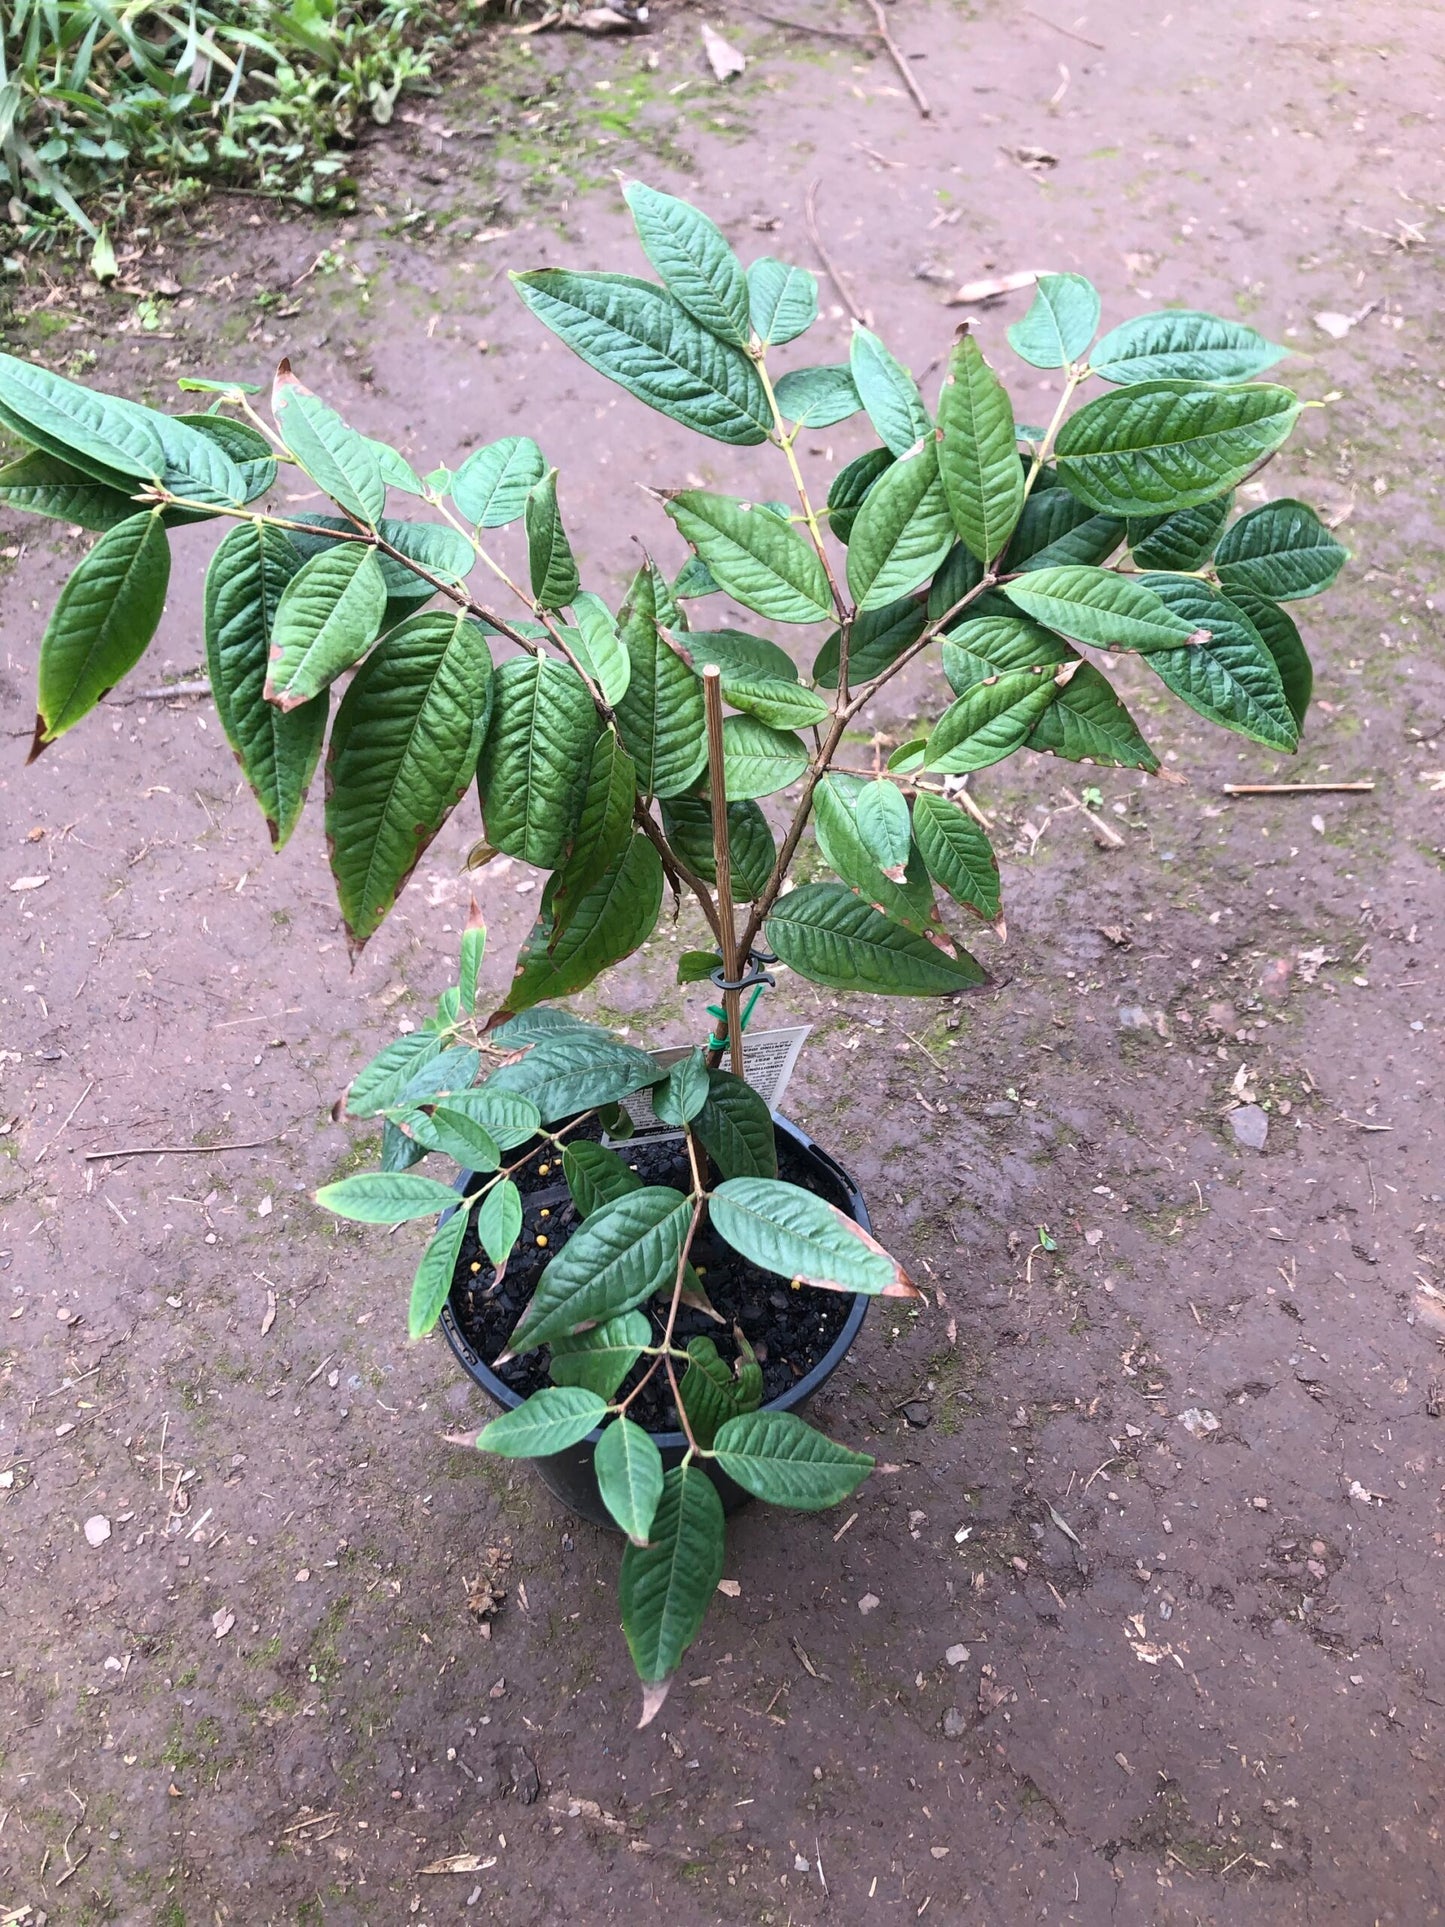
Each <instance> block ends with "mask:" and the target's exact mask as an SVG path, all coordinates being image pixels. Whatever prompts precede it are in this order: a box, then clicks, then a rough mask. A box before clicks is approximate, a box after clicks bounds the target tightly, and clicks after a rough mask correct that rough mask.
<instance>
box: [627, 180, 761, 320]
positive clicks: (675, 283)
mask: <svg viewBox="0 0 1445 1927" xmlns="http://www.w3.org/2000/svg"><path fill="white" fill-rule="evenodd" d="M622 194H623V198H624V200H625V201H626V202H627V205H628V207H629V208H631V210H632V219H633V221H634V223H635V225H636V227H637V238H638V239H639V240H640V241H641V243H642V251H643V253H644V254H645V255H646V256H647V258H648V260H649V261H650V262H651V263H652V265H653V267H655V268H656V269H657V272H658V273H659V274H660V275H661V276H662V278H663V280H664V281H665V282H666V284H667V288H668V292H669V293H670V294H672V295H673V296H675V297H676V299H677V300H678V301H680V302H681V303H682V305H683V307H684V308H686V309H687V311H688V313H689V314H690V315H691V316H692V317H693V318H694V320H696V321H700V322H701V323H702V325H703V327H704V328H706V329H707V330H708V332H709V333H710V334H714V335H717V336H719V337H720V338H721V339H722V340H723V341H731V342H733V343H735V344H736V345H737V346H738V347H740V348H746V347H747V345H748V340H749V336H750V333H751V326H752V323H751V318H750V312H749V303H748V283H747V276H746V275H745V274H744V272H743V264H742V262H741V261H739V259H738V257H737V256H736V255H735V254H734V253H733V251H732V249H731V248H730V247H729V246H728V244H727V242H726V241H725V240H724V238H723V236H722V233H721V231H720V230H719V229H718V228H717V226H716V225H715V224H714V223H713V222H712V221H710V220H709V219H708V217H707V216H706V215H705V214H703V213H702V212H700V210H699V209H697V208H695V207H693V206H692V204H691V202H689V201H681V200H678V199H677V197H676V196H675V195H672V194H662V193H659V192H658V190H657V189H656V188H655V187H647V186H644V184H643V183H642V182H641V181H628V182H627V184H626V186H625V187H624V188H623V190H622Z"/></svg>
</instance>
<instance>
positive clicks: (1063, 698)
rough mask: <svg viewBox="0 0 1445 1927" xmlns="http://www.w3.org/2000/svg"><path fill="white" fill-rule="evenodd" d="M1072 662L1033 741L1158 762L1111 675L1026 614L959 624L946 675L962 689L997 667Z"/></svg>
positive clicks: (1114, 758) (1088, 754)
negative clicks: (1066, 679) (1067, 677)
mask: <svg viewBox="0 0 1445 1927" xmlns="http://www.w3.org/2000/svg"><path fill="white" fill-rule="evenodd" d="M1066 662H1072V663H1075V664H1077V667H1076V668H1075V670H1074V673H1073V676H1072V678H1071V679H1070V681H1069V682H1067V683H1066V684H1065V685H1064V687H1063V688H1062V689H1058V692H1057V694H1056V696H1055V699H1054V701H1053V702H1052V703H1051V704H1050V705H1049V707H1048V708H1047V709H1046V710H1045V711H1044V713H1043V715H1042V716H1041V717H1040V718H1039V720H1038V721H1037V722H1036V723H1035V724H1034V727H1033V728H1032V730H1031V731H1030V732H1029V735H1028V738H1027V747H1028V748H1029V749H1032V750H1038V751H1039V752H1041V753H1047V754H1049V755H1054V756H1063V757H1065V758H1067V759H1068V760H1069V761H1071V762H1076V763H1100V764H1104V765H1107V766H1113V767H1118V768H1125V769H1145V770H1155V769H1157V768H1158V767H1159V759H1158V758H1157V757H1156V756H1155V754H1154V752H1153V751H1152V750H1151V749H1150V747H1149V745H1148V744H1147V743H1146V742H1145V740H1144V738H1143V736H1142V735H1140V733H1139V728H1138V725H1137V724H1136V723H1135V721H1134V719H1133V717H1132V716H1131V715H1130V714H1129V712H1128V710H1127V709H1125V707H1124V705H1123V703H1121V702H1120V700H1119V698H1118V697H1117V696H1116V695H1115V694H1114V691H1113V689H1112V687H1111V686H1110V684H1109V682H1108V681H1107V679H1106V678H1105V677H1104V676H1103V675H1102V674H1101V673H1100V671H1099V670H1097V669H1096V668H1095V667H1094V665H1093V664H1092V663H1091V662H1084V661H1082V660H1081V659H1080V658H1079V656H1078V655H1077V654H1076V653H1075V651H1074V650H1072V649H1071V648H1070V647H1069V645H1068V644H1067V643H1066V642H1064V641H1063V640H1062V639H1061V638H1060V637H1059V636H1056V635H1055V634H1054V633H1053V631H1052V630H1049V629H1045V628H1043V627H1042V626H1041V625H1040V624H1039V623H1037V622H1031V621H1030V620H1029V618H1028V617H1027V616H1019V615H1009V616H983V617H979V618H977V619H975V620H974V621H972V622H966V623H962V624H960V625H959V627H958V628H957V629H955V630H954V632H953V634H952V635H951V636H950V637H948V638H947V639H946V640H945V642H944V645H943V670H944V674H945V675H946V676H947V677H948V680H949V682H950V684H951V685H952V687H953V688H954V690H955V691H956V692H957V693H958V694H959V695H960V696H961V695H963V694H964V692H965V690H967V689H968V688H969V687H971V685H972V684H974V683H976V682H981V681H983V680H984V679H985V678H986V677H988V676H992V675H996V674H997V673H998V672H999V671H1008V670H1013V669H1028V668H1032V667H1034V666H1036V665H1040V664H1043V665H1048V666H1052V667H1057V666H1058V665H1059V664H1061V663H1066ZM1056 687H1057V685H1056ZM915 816H916V811H915Z"/></svg>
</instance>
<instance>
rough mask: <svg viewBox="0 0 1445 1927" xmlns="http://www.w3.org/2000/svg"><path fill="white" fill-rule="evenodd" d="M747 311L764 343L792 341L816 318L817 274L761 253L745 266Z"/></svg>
mask: <svg viewBox="0 0 1445 1927" xmlns="http://www.w3.org/2000/svg"><path fill="white" fill-rule="evenodd" d="M748 313H749V318H750V320H751V322H752V325H753V333H754V334H755V335H756V336H757V338H758V340H759V341H761V342H763V343H764V345H771V346H773V347H779V348H780V347H782V346H783V344H784V343H785V342H789V341H796V340H797V338H798V336H799V335H801V334H805V333H806V332H807V330H808V329H809V328H811V327H812V325H813V323H814V322H815V321H816V320H817V319H818V282H817V277H816V276H814V275H811V274H809V272H808V270H807V269H806V268H792V267H789V266H788V265H787V263H786V262H783V261H774V260H773V259H772V258H771V256H769V255H766V254H765V255H763V256H762V258H761V259H760V260H757V261H754V262H753V264H752V266H751V267H750V268H749V269H748Z"/></svg>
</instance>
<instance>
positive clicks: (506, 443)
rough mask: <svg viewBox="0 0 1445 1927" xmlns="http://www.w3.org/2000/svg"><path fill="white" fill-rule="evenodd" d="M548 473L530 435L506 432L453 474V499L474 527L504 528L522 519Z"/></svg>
mask: <svg viewBox="0 0 1445 1927" xmlns="http://www.w3.org/2000/svg"><path fill="white" fill-rule="evenodd" d="M546 473H547V464H546V462H545V460H544V459H543V456H542V451H541V449H540V448H538V446H537V444H536V443H535V442H534V441H533V440H532V438H531V436H530V435H505V436H503V438H502V439H501V441H499V442H488V443H487V445H486V447H485V448H478V449H475V450H474V451H473V452H472V454H470V455H468V457H467V459H466V460H465V461H464V462H463V463H462V465H461V467H460V468H459V469H458V470H457V472H456V474H455V475H454V476H453V477H452V482H451V496H452V500H453V501H454V502H455V503H456V505H457V510H458V512H459V513H460V515H461V517H462V519H463V521H466V522H470V523H471V525H472V527H473V528H481V529H504V528H506V526H507V524H508V523H509V522H519V521H520V520H521V519H522V516H523V515H524V514H525V512H526V508H527V497H528V495H529V494H530V493H531V491H532V490H533V489H534V488H535V487H536V485H537V483H538V482H540V481H541V479H542V477H543V476H544V475H545V474H546Z"/></svg>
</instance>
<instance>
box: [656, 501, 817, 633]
mask: <svg viewBox="0 0 1445 1927" xmlns="http://www.w3.org/2000/svg"><path fill="white" fill-rule="evenodd" d="M666 508H667V513H668V514H669V515H670V516H671V517H672V519H673V521H674V522H675V523H676V524H677V529H678V533H679V534H680V535H681V536H682V537H683V538H684V540H686V541H688V542H690V543H691V544H692V545H693V547H694V548H695V549H696V550H697V552H698V554H699V555H700V556H701V557H702V559H703V561H704V562H705V563H706V564H707V566H708V569H709V570H710V571H711V573H712V576H713V579H714V580H715V581H716V582H717V583H718V585H719V587H721V588H723V589H725V590H726V591H727V593H728V594H729V595H731V596H734V597H735V598H736V599H737V600H738V601H739V602H741V603H742V604H743V606H744V608H747V609H753V610H756V612H757V613H758V614H759V615H760V616H769V617H771V618H772V620H773V621H775V622H822V621H824V620H825V619H826V618H827V617H828V616H829V615H830V614H831V613H832V608H833V602H832V597H831V595H830V593H829V590H828V578H827V576H826V575H825V574H824V573H823V565H822V563H821V562H820V561H819V559H818V556H817V554H816V552H815V551H814V550H813V548H812V547H811V546H810V545H809V543H808V542H807V541H806V540H805V539H804V538H803V537H802V536H801V535H799V534H798V532H797V531H796V530H795V529H794V528H792V527H791V526H790V525H789V524H788V523H786V522H784V521H783V520H782V519H781V518H780V517H779V516H777V515H774V514H773V513H772V512H771V510H769V509H767V508H764V507H761V506H757V505H754V504H752V503H749V502H742V501H739V500H738V498H737V497H736V496H733V495H713V494H711V493H709V492H708V491H707V490H705V489H686V490H684V491H683V492H682V493H681V494H679V495H674V496H673V497H672V498H671V499H670V500H669V501H668V502H667V504H666Z"/></svg>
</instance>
